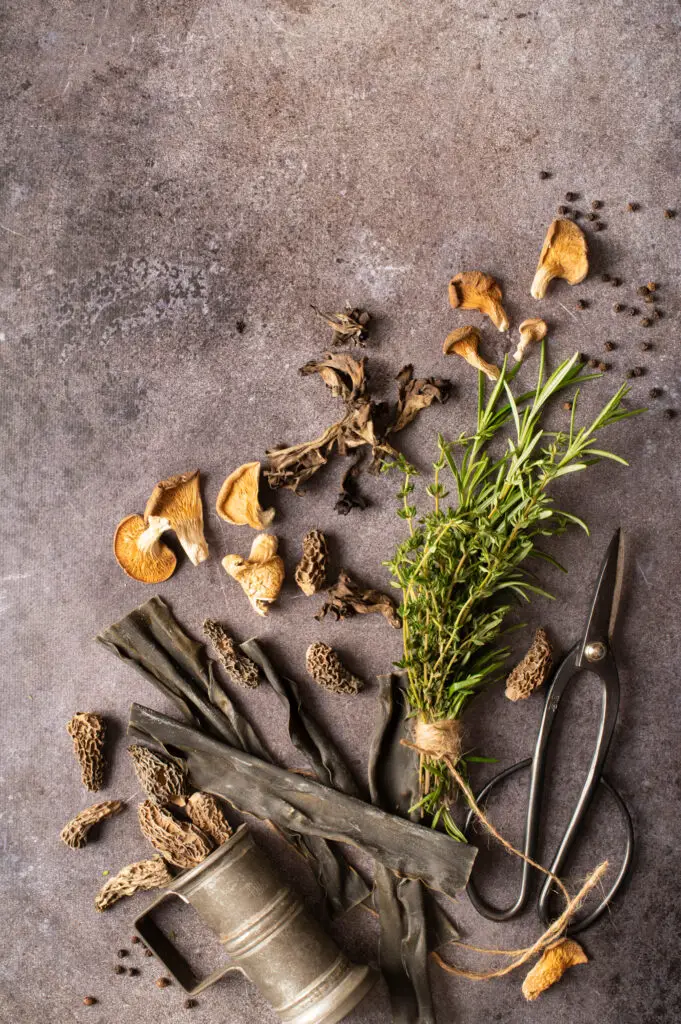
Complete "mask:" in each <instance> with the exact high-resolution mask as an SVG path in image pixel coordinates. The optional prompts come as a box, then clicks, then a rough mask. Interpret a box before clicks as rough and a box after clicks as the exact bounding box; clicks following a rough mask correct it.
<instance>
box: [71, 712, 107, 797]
mask: <svg viewBox="0 0 681 1024" xmlns="http://www.w3.org/2000/svg"><path fill="white" fill-rule="evenodd" d="M66 731H67V732H68V734H69V736H70V737H71V738H72V739H73V749H74V752H75V755H76V757H77V758H78V761H79V763H80V771H81V775H82V778H83V785H84V786H85V788H86V789H89V790H90V791H91V792H92V793H96V792H97V790H98V789H101V788H102V783H103V782H104V736H105V734H106V726H105V724H104V719H103V718H102V717H101V715H96V714H94V713H92V712H87V711H85V712H84V711H78V712H77V713H76V714H75V715H74V716H73V718H72V719H71V721H70V722H68V723H67V725H66Z"/></svg>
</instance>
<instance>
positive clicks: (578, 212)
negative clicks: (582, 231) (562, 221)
mask: <svg viewBox="0 0 681 1024" xmlns="http://www.w3.org/2000/svg"><path fill="white" fill-rule="evenodd" d="M572 216H573V217H574V218H575V220H579V218H580V217H583V216H584V215H583V213H582V211H581V210H573V211H572Z"/></svg>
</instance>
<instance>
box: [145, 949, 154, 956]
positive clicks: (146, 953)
mask: <svg viewBox="0 0 681 1024" xmlns="http://www.w3.org/2000/svg"><path fill="white" fill-rule="evenodd" d="M144 955H145V956H153V955H154V954H153V953H152V952H151V950H150V949H145V950H144Z"/></svg>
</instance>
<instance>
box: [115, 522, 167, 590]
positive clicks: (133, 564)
mask: <svg viewBox="0 0 681 1024" xmlns="http://www.w3.org/2000/svg"><path fill="white" fill-rule="evenodd" d="M169 529H170V523H169V522H168V520H167V519H162V518H160V517H157V518H155V519H154V520H153V522H152V523H151V524H150V525H147V524H146V523H145V521H144V518H143V517H142V516H138V515H131V516H126V517H125V519H122V520H121V521H120V523H119V524H118V526H117V527H116V533H115V534H114V543H113V547H114V555H115V558H116V561H117V562H118V564H119V565H120V567H121V569H123V571H124V572H125V573H126V574H127V575H128V576H130V577H131V578H132V579H133V580H137V581H138V582H139V583H164V582H165V580H167V579H170V577H171V576H172V575H173V573H174V572H175V567H176V566H177V558H176V557H175V553H174V552H173V551H171V550H170V548H169V547H168V546H167V545H166V544H164V543H163V542H162V541H161V539H160V538H161V534H163V533H165V532H166V531H167V530H169Z"/></svg>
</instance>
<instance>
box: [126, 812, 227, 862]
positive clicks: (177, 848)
mask: <svg viewBox="0 0 681 1024" xmlns="http://www.w3.org/2000/svg"><path fill="white" fill-rule="evenodd" d="M137 813H138V816H139V823H140V828H141V830H142V834H143V835H144V836H145V838H146V839H148V840H149V842H150V843H151V845H152V846H153V847H154V849H156V850H158V852H159V853H160V854H162V856H163V857H165V859H166V860H168V861H170V863H171V864H175V865H176V867H178V868H193V867H196V865H197V864H200V863H201V861H202V860H205V859H206V857H207V856H208V854H209V853H210V852H211V850H212V848H213V847H212V844H211V842H210V840H209V839H208V837H207V836H205V835H204V834H203V832H201V831H200V830H199V829H198V828H196V826H195V825H192V824H190V822H188V821H180V820H179V819H178V818H175V817H173V815H172V814H171V813H170V812H169V811H167V810H165V809H164V808H162V807H157V806H156V804H155V803H152V801H151V800H145V801H144V803H143V804H140V805H139V808H138V812H137Z"/></svg>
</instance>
